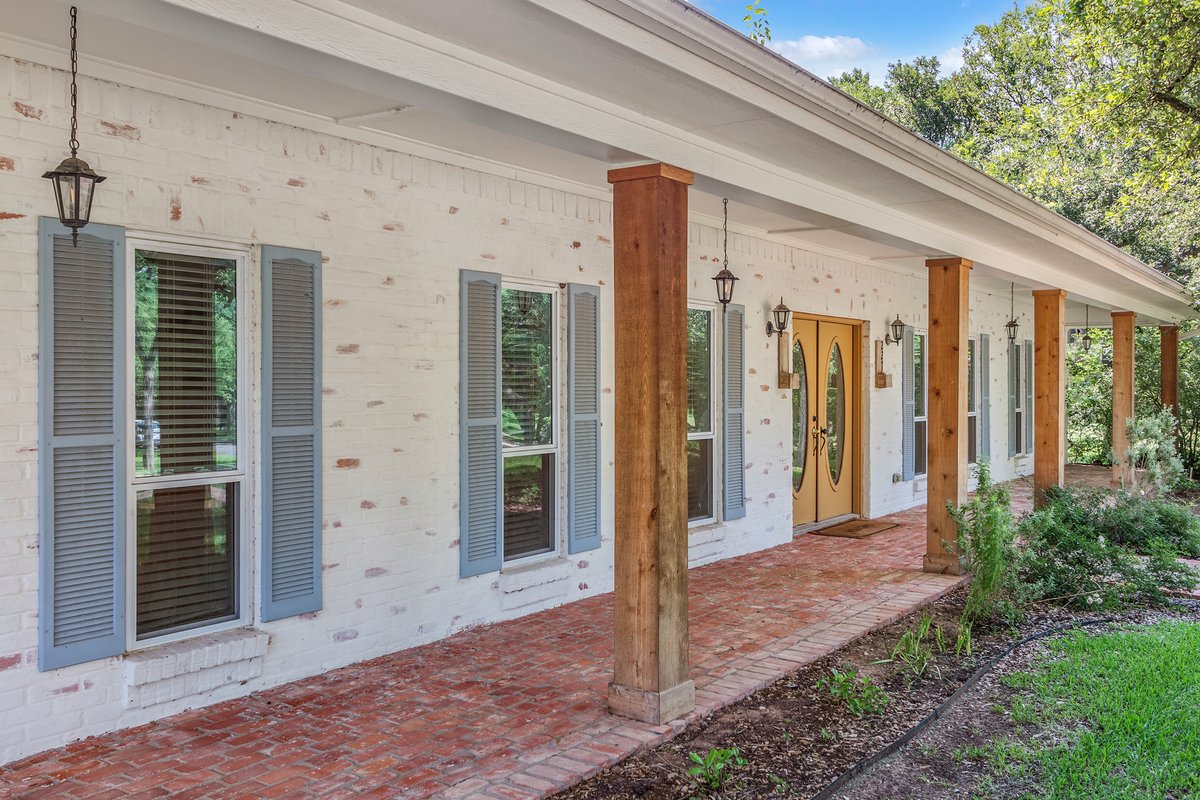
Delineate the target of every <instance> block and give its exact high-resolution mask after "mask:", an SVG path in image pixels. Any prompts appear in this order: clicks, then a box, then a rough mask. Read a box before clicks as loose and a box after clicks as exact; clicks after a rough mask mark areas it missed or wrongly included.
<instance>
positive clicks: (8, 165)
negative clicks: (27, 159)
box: [0, 156, 17, 172]
mask: <svg viewBox="0 0 1200 800" xmlns="http://www.w3.org/2000/svg"><path fill="white" fill-rule="evenodd" d="M16 168H17V164H16V162H15V161H13V160H12V159H11V158H10V157H8V156H0V172H12V171H13V170H15V169H16Z"/></svg>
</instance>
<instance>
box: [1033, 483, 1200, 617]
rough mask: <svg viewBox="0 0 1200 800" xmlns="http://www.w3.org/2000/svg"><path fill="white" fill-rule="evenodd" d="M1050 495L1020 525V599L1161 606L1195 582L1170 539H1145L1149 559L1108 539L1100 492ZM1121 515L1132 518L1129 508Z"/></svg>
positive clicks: (1123, 499)
mask: <svg viewBox="0 0 1200 800" xmlns="http://www.w3.org/2000/svg"><path fill="white" fill-rule="evenodd" d="M1046 500H1047V502H1046V504H1045V505H1044V506H1043V507H1042V508H1040V509H1038V510H1037V511H1034V512H1033V513H1032V514H1030V515H1029V516H1027V517H1025V518H1024V519H1023V520H1022V521H1021V524H1020V526H1019V528H1018V533H1019V535H1020V537H1021V539H1022V541H1023V547H1022V548H1021V551H1020V554H1019V556H1018V559H1017V562H1016V570H1015V575H1014V581H1013V594H1014V599H1015V601H1016V602H1017V603H1018V605H1020V606H1025V605H1030V604H1034V603H1043V602H1053V603H1059V604H1062V605H1068V606H1072V607H1075V608H1085V609H1086V608H1100V609H1106V608H1113V607H1116V606H1119V605H1129V604H1145V605H1162V604H1163V603H1164V602H1166V599H1167V597H1166V595H1165V594H1164V590H1173V589H1189V590H1190V589H1192V588H1195V586H1196V584H1197V575H1196V573H1195V572H1194V571H1193V570H1192V569H1190V568H1189V567H1187V566H1186V565H1184V564H1182V563H1181V562H1179V561H1178V560H1177V557H1178V555H1179V550H1178V549H1177V547H1176V546H1175V545H1174V544H1172V542H1171V541H1169V540H1168V539H1165V538H1163V537H1161V536H1156V537H1155V538H1147V539H1146V540H1145V542H1144V545H1143V546H1142V548H1141V549H1142V550H1143V552H1144V554H1145V556H1146V557H1145V558H1143V557H1139V556H1138V555H1137V554H1135V553H1134V552H1133V551H1132V550H1131V549H1129V548H1128V547H1126V546H1124V545H1123V544H1121V543H1120V542H1115V541H1113V540H1112V539H1110V538H1108V537H1106V536H1105V534H1104V533H1103V532H1102V531H1103V529H1104V528H1103V520H1104V518H1105V515H1106V514H1108V513H1111V511H1109V510H1106V509H1104V508H1102V507H1100V508H1098V507H1097V506H1098V505H1099V504H1098V503H1097V501H1096V499H1095V495H1094V493H1084V492H1072V491H1068V490H1063V489H1053V490H1051V491H1049V492H1047V495H1046ZM1136 500H1137V498H1135V497H1134V496H1133V495H1130V494H1128V493H1120V494H1118V495H1116V496H1114V498H1113V501H1112V502H1113V503H1115V504H1116V505H1114V506H1113V507H1114V508H1115V507H1117V506H1119V505H1122V504H1124V503H1129V502H1136ZM1121 513H1122V514H1123V515H1124V516H1125V517H1126V518H1127V517H1128V514H1129V512H1128V511H1122V512H1121Z"/></svg>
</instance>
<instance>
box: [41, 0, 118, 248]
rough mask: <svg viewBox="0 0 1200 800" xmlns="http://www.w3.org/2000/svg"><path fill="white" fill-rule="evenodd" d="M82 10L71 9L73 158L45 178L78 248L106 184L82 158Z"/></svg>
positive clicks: (64, 160)
mask: <svg viewBox="0 0 1200 800" xmlns="http://www.w3.org/2000/svg"><path fill="white" fill-rule="evenodd" d="M78 14H79V9H77V8H76V7H75V6H71V140H70V142H69V143H68V144H69V146H70V148H71V155H70V157H68V158H65V159H63V161H62V163H61V164H59V165H58V166H57V167H55V168H54V169H52V170H49V171H48V172H45V173H43V174H42V177H43V178H47V179H48V180H49V181H50V182H51V184H52V185H53V186H54V199H55V201H56V202H57V204H58V219H59V221H60V222H61V223H62V224H63V225H64V226H66V227H68V228H70V229H71V242H72V244H74V245H75V246H76V247H78V246H79V229H80V228H82V227H83V226H85V225H87V224H88V220H89V219H91V216H92V198H93V197H94V195H95V187H96V184H97V183H100V182H102V181H104V180H105V177H104V176H103V175H98V174H96V172H95V170H93V169H92V168H91V167H89V166H88V163H87V162H86V161H84V160H83V159H81V158H79V157H78V156H79V139H78V132H79V120H78V111H79V88H78V86H77V84H76V77H77V74H78V72H79V52H78V50H77V49H76V47H75V37H76V17H77V16H78Z"/></svg>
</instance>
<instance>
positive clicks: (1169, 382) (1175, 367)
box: [1158, 325, 1179, 420]
mask: <svg viewBox="0 0 1200 800" xmlns="http://www.w3.org/2000/svg"><path fill="white" fill-rule="evenodd" d="M1158 333H1159V340H1160V344H1159V358H1160V365H1159V372H1158V376H1159V382H1160V383H1159V386H1160V388H1159V400H1160V401H1161V402H1162V406H1163V408H1169V409H1171V413H1173V414H1174V415H1175V419H1176V420H1178V419H1179V328H1177V327H1175V326H1174V325H1162V326H1160V327H1159V329H1158Z"/></svg>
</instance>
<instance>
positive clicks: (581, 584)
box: [579, 583, 588, 591]
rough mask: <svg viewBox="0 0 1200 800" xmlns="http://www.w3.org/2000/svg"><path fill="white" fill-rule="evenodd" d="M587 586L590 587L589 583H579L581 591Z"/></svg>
mask: <svg viewBox="0 0 1200 800" xmlns="http://www.w3.org/2000/svg"><path fill="white" fill-rule="evenodd" d="M586 588H588V585H587V584H586V583H580V584H579V590H580V591H583V590H584V589H586Z"/></svg>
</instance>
